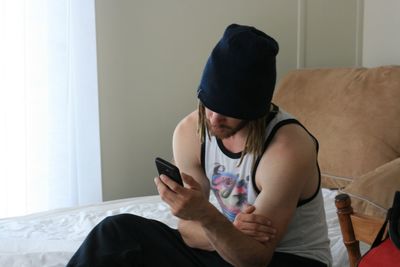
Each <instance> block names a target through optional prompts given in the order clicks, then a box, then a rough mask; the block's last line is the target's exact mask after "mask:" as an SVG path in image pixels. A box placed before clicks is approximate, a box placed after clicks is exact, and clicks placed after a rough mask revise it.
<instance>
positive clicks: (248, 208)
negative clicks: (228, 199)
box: [242, 205, 256, 214]
mask: <svg viewBox="0 0 400 267" xmlns="http://www.w3.org/2000/svg"><path fill="white" fill-rule="evenodd" d="M255 210H256V207H254V206H253V205H247V206H246V207H244V208H243V210H242V212H243V213H246V214H250V213H253V212H254V211H255Z"/></svg>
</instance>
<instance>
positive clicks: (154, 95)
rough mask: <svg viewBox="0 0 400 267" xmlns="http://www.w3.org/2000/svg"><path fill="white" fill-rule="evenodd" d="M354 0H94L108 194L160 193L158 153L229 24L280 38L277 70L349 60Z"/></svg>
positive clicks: (166, 152) (166, 151)
mask: <svg viewBox="0 0 400 267" xmlns="http://www.w3.org/2000/svg"><path fill="white" fill-rule="evenodd" d="M332 2H334V3H332ZM356 3H357V1H356V0H353V1H348V0H335V1H329V0H308V1H306V0H300V1H293V0H269V1H267V0H263V1H262V0H252V1H245V0H240V1H239V0H218V1H215V0H203V1H188V0H185V1H184V0H168V1H167V0H115V1H109V0H96V25H97V51H98V71H99V74H98V76H99V98H100V136H101V157H102V177H103V197H104V200H111V199H118V198H125V197H133V196H141V195H148V194H155V193H156V191H155V188H154V184H153V177H154V176H155V175H156V171H155V167H154V163H153V161H154V157H156V156H162V157H165V158H167V159H170V158H171V157H172V153H171V137H172V132H173V129H174V126H175V125H176V123H177V122H178V121H179V120H180V119H181V118H182V117H183V116H184V115H185V114H187V113H188V112H190V111H191V110H193V109H194V108H195V107H196V102H197V101H196V98H195V91H196V88H197V86H198V82H199V79H200V75H201V72H202V68H203V65H204V63H205V62H206V60H207V57H208V55H209V53H210V51H211V49H212V48H213V46H214V45H215V43H216V42H217V41H218V39H219V37H220V36H221V34H222V32H223V30H224V29H225V27H226V26H227V25H228V24H230V23H232V22H236V23H241V24H249V25H254V26H256V27H257V28H260V29H261V30H263V31H265V32H267V33H269V34H271V35H272V36H274V37H275V38H276V39H277V41H278V42H279V43H280V53H279V56H278V76H279V77H281V76H283V75H284V74H285V73H287V72H288V71H289V70H292V69H295V68H297V67H318V66H330V65H334V66H350V65H356V64H357V60H358V59H357V49H356V47H357V41H356V39H357V34H356V29H357V23H356V19H354V17H356V15H355V13H357V5H356ZM343 10H346V12H344V13H343V12H342V11H343ZM338 22H340V23H338Z"/></svg>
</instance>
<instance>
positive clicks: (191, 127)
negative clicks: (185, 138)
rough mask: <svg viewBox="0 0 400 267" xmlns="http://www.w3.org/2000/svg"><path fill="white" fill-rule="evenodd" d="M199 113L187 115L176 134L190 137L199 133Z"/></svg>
mask: <svg viewBox="0 0 400 267" xmlns="http://www.w3.org/2000/svg"><path fill="white" fill-rule="evenodd" d="M197 120H198V118H197V111H193V112H191V113H189V114H188V115H186V116H185V117H184V118H183V119H182V120H181V121H180V122H179V123H178V125H177V126H176V128H175V134H179V135H188V134H193V133H194V132H196V131H197Z"/></svg>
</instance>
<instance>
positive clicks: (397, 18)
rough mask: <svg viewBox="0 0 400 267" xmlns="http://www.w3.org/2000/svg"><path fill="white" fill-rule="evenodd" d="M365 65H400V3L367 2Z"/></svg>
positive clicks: (388, 1)
mask: <svg viewBox="0 0 400 267" xmlns="http://www.w3.org/2000/svg"><path fill="white" fill-rule="evenodd" d="M364 6H365V10H364V34H363V35H364V38H363V45H364V46H363V65H364V66H366V67H376V66H380V65H400V49H399V47H400V31H399V29H400V1H398V0H381V1H375V0H365V3H364Z"/></svg>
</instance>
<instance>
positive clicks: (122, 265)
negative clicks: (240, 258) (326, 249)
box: [67, 214, 326, 267]
mask: <svg viewBox="0 0 400 267" xmlns="http://www.w3.org/2000/svg"><path fill="white" fill-rule="evenodd" d="M83 266H85V267H86V266H87V267H128V266H129V267H157V266H163V267H232V265H231V264H229V263H228V262H226V261H224V260H223V259H222V258H221V257H220V256H219V255H218V253H216V252H210V251H205V250H200V249H194V248H190V247H188V246H187V245H186V244H185V243H184V241H183V239H182V238H181V235H180V234H179V232H178V231H177V230H175V229H172V228H170V227H168V226H167V225H165V224H163V223H161V222H158V221H155V220H149V219H145V218H142V217H139V216H136V215H132V214H121V215H116V216H111V217H107V218H106V219H104V220H103V221H102V222H100V223H99V224H98V225H97V226H96V227H95V228H93V230H92V231H91V232H90V233H89V235H88V236H87V238H86V239H85V241H84V242H83V243H82V245H81V246H80V248H79V249H78V251H77V252H76V253H75V254H74V255H73V257H72V258H71V260H70V262H69V263H68V265H67V267H83ZM278 266H279V267H286V266H287V267H289V266H290V267H292V266H296V267H302V266H304V267H326V265H325V264H322V263H320V262H317V261H314V260H310V259H306V258H303V257H299V256H295V255H291V254H286V253H279V252H276V253H275V254H274V256H273V259H272V261H271V263H270V264H269V265H268V267H278Z"/></svg>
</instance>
